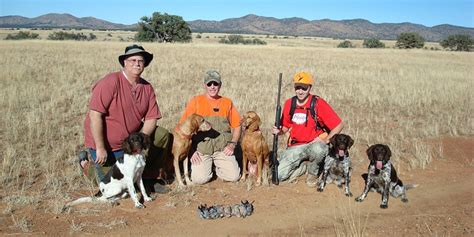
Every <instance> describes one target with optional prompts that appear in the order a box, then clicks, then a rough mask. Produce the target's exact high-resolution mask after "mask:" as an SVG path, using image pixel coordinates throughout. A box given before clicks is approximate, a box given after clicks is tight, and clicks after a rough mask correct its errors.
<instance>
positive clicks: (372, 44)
mask: <svg viewBox="0 0 474 237" xmlns="http://www.w3.org/2000/svg"><path fill="white" fill-rule="evenodd" d="M362 45H363V46H364V47H365V48H385V44H384V43H382V42H381V41H380V40H378V39H375V38H372V39H365V40H364V43H362Z"/></svg>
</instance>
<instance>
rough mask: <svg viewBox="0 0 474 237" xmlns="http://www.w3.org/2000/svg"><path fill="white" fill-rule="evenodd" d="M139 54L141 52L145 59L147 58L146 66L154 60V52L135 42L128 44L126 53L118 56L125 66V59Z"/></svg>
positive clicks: (121, 63)
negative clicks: (149, 51)
mask: <svg viewBox="0 0 474 237" xmlns="http://www.w3.org/2000/svg"><path fill="white" fill-rule="evenodd" d="M137 54H140V55H142V56H143V59H144V60H145V67H147V66H148V64H150V62H151V61H152V60H153V54H151V53H148V52H147V51H146V50H145V49H144V48H143V47H142V46H140V45H136V44H133V45H129V46H127V47H126V48H125V53H124V54H122V55H120V56H119V57H118V60H119V63H120V65H122V67H123V66H124V63H123V61H124V60H125V59H127V58H128V57H130V56H133V55H137Z"/></svg>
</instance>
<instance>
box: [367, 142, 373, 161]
mask: <svg viewBox="0 0 474 237" xmlns="http://www.w3.org/2000/svg"><path fill="white" fill-rule="evenodd" d="M374 147H375V145H372V146H370V147H369V148H367V151H366V152H367V157H368V158H369V160H370V161H372V160H373V157H374V154H373V150H374Z"/></svg>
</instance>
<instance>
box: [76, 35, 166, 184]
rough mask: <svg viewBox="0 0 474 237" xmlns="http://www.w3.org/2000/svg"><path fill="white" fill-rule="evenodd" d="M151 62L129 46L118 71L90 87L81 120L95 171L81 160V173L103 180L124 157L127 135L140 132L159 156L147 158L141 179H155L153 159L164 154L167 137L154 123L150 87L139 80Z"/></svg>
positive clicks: (148, 56) (157, 115) (157, 116)
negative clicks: (146, 136) (148, 137)
mask: <svg viewBox="0 0 474 237" xmlns="http://www.w3.org/2000/svg"><path fill="white" fill-rule="evenodd" d="M152 60H153V54H150V53H148V52H147V51H145V49H144V48H143V47H141V46H139V45H135V44H134V45H130V46H128V47H126V48H125V53H124V54H123V55H120V56H119V58H118V61H119V63H120V65H121V66H122V70H121V71H119V72H113V73H110V74H108V75H106V76H105V77H104V78H102V79H101V80H99V81H97V82H96V83H95V85H94V86H93V87H92V96H91V99H90V102H89V112H88V113H87V116H86V119H85V121H84V137H85V146H86V147H87V148H88V149H89V153H90V155H91V157H92V159H93V161H94V163H95V169H92V168H91V169H87V168H88V166H89V161H88V160H87V158H84V157H82V158H81V159H80V165H81V167H82V168H83V170H84V174H85V175H86V176H88V177H89V178H93V177H94V176H95V175H92V173H93V171H95V173H96V174H97V177H96V178H98V179H99V180H102V179H103V177H104V175H105V174H106V172H107V171H108V168H109V167H110V166H112V165H113V164H114V163H115V161H116V159H117V158H120V157H123V151H122V150H121V145H122V142H123V140H124V139H125V138H127V137H128V135H129V134H131V133H133V132H138V131H141V132H143V133H145V134H147V135H149V136H150V138H151V140H152V141H153V144H154V145H155V147H154V149H153V147H152V149H151V150H154V151H160V152H158V153H161V154H153V155H152V154H151V153H149V156H148V157H147V166H146V168H145V171H144V174H143V177H144V178H157V174H158V169H159V167H156V164H157V163H158V162H156V160H157V159H164V157H156V156H159V155H164V154H167V152H165V151H166V150H167V149H169V143H170V135H169V133H168V131H167V130H166V129H164V128H161V127H157V126H156V122H157V120H158V119H160V118H161V113H160V110H159V108H158V105H157V103H156V96H155V92H154V89H153V87H152V86H151V84H150V83H148V82H147V81H146V80H145V79H143V78H142V77H141V74H142V73H143V71H144V69H145V67H147V66H148V65H149V64H150V62H151V61H152Z"/></svg>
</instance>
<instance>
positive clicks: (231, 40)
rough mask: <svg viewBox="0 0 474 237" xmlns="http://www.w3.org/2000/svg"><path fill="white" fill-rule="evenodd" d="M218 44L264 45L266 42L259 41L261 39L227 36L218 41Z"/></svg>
mask: <svg viewBox="0 0 474 237" xmlns="http://www.w3.org/2000/svg"><path fill="white" fill-rule="evenodd" d="M219 43H221V44H257V45H265V44H267V42H265V41H263V40H261V39H257V38H254V39H244V37H243V36H241V35H229V36H227V38H226V37H223V38H221V39H220V40H219Z"/></svg>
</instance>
